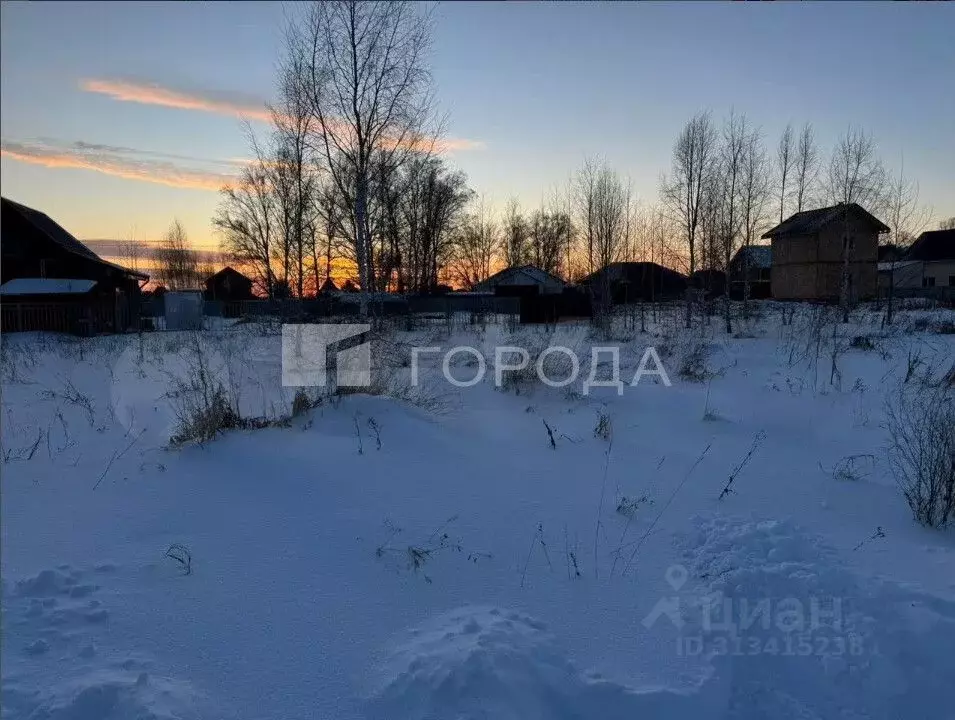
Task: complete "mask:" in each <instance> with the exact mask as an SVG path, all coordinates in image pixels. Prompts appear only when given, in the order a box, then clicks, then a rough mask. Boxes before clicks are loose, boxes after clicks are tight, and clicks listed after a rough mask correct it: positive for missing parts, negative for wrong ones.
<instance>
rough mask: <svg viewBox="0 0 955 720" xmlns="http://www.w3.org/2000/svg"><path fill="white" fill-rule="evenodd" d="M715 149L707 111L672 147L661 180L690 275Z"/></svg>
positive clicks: (688, 312)
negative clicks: (667, 171)
mask: <svg viewBox="0 0 955 720" xmlns="http://www.w3.org/2000/svg"><path fill="white" fill-rule="evenodd" d="M716 151H717V138H716V131H715V129H714V128H713V123H712V120H711V119H710V114H709V113H708V112H704V113H700V114H699V115H696V116H695V117H694V118H692V119H691V120H690V121H689V122H688V123H687V124H686V126H684V128H683V130H682V131H681V132H680V135H679V137H678V138H677V140H676V143H675V144H674V146H673V166H672V169H671V172H670V175H669V177H664V178H663V181H662V182H661V188H660V189H661V193H660V194H661V198H662V200H663V202H664V204H665V205H666V206H667V207H668V208H669V210H670V212H671V213H672V214H673V216H674V220H675V221H676V222H677V223H678V224H679V225H680V227H681V228H682V229H683V233H684V239H685V241H686V247H687V250H688V251H689V272H690V275H692V274H693V272H694V271H695V270H696V249H697V248H696V240H697V230H698V228H699V224H700V209H701V206H702V202H703V196H704V192H705V189H706V183H707V180H708V176H709V174H710V171H711V168H712V165H713V160H714V157H715V155H716ZM692 319H693V303H692V296H688V297H687V304H686V327H690V325H691V323H692Z"/></svg>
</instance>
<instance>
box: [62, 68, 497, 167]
mask: <svg viewBox="0 0 955 720" xmlns="http://www.w3.org/2000/svg"><path fill="white" fill-rule="evenodd" d="M80 87H81V88H82V89H83V90H85V91H86V92H91V93H98V94H100V95H106V96H107V97H111V98H112V99H114V100H119V101H121V102H133V103H140V104H142V105H158V106H160V107H168V108H175V109H178V110H194V111H199V112H208V113H215V114H217V115H228V116H230V117H235V118H240V119H243V120H256V121H258V122H263V123H271V122H272V113H271V111H270V110H269V109H268V108H267V107H266V106H265V103H264V102H255V101H251V100H246V99H239V98H237V97H227V96H225V95H221V94H220V95H218V96H216V95H213V94H199V93H195V92H187V91H183V90H176V89H173V88H167V87H163V86H161V85H158V84H157V83H145V82H136V81H132V80H109V79H97V78H88V79H85V80H81V81H80ZM332 122H334V121H332ZM410 142H411V143H412V145H414V146H419V147H420V148H421V149H426V148H428V149H431V148H433V149H434V151H435V152H453V151H455V150H473V149H476V148H480V147H482V143H480V142H477V141H475V140H465V139H462V138H445V139H440V140H437V141H436V142H434V143H433V144H432V143H430V142H425V141H423V140H411V141H410Z"/></svg>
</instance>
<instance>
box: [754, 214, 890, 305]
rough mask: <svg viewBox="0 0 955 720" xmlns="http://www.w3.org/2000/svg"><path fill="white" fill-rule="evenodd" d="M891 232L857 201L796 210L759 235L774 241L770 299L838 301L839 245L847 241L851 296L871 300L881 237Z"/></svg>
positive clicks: (839, 279) (840, 255) (840, 273)
mask: <svg viewBox="0 0 955 720" xmlns="http://www.w3.org/2000/svg"><path fill="white" fill-rule="evenodd" d="M888 231H889V228H888V227H887V226H886V225H885V223H883V222H882V221H881V220H879V219H878V218H876V217H875V216H873V215H872V214H871V213H869V212H868V211H867V210H865V208H863V207H861V206H859V205H857V204H856V203H849V204H848V205H843V204H839V205H833V206H831V207H824V208H819V209H818V210H806V211H803V212H798V213H796V214H795V215H793V216H791V217H790V218H788V219H787V220H785V221H783V222H782V223H780V224H779V225H777V226H776V227H774V228H773V229H772V230H769V231H768V232H767V233H765V234H764V235H763V238H764V239H768V240H771V241H772V272H771V278H772V279H771V287H772V296H773V297H774V298H777V299H780V300H837V299H839V297H840V294H841V289H842V273H843V261H844V253H843V245H844V242H845V240H846V238H848V241H849V242H850V244H851V250H850V253H849V260H850V262H849V297H850V299H852V300H859V299H864V298H869V297H873V296H875V294H876V286H877V280H876V277H877V262H878V252H879V235H880V234H881V233H885V232H888Z"/></svg>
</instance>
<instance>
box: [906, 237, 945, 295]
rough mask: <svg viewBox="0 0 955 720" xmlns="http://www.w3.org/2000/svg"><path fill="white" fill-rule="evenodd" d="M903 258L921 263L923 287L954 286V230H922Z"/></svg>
mask: <svg viewBox="0 0 955 720" xmlns="http://www.w3.org/2000/svg"><path fill="white" fill-rule="evenodd" d="M903 259H904V260H905V261H907V262H918V263H921V270H922V273H921V274H922V282H921V285H922V287H923V288H933V287H948V288H952V287H955V230H929V231H928V232H923V233H922V234H921V235H919V236H918V239H917V240H916V241H915V242H914V243H912V247H910V248H909V251H908V252H907V253H906V254H905V257H904V258H903Z"/></svg>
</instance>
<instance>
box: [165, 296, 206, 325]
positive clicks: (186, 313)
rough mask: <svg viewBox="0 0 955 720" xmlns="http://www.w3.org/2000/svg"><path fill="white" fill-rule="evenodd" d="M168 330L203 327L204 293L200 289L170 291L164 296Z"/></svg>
mask: <svg viewBox="0 0 955 720" xmlns="http://www.w3.org/2000/svg"><path fill="white" fill-rule="evenodd" d="M163 303H164V307H165V312H164V315H165V319H166V329H167V330H199V329H201V328H202V305H203V300H202V293H201V292H199V291H198V290H179V291H176V292H173V291H171V290H170V291H169V292H167V293H166V294H165V295H164V296H163Z"/></svg>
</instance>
